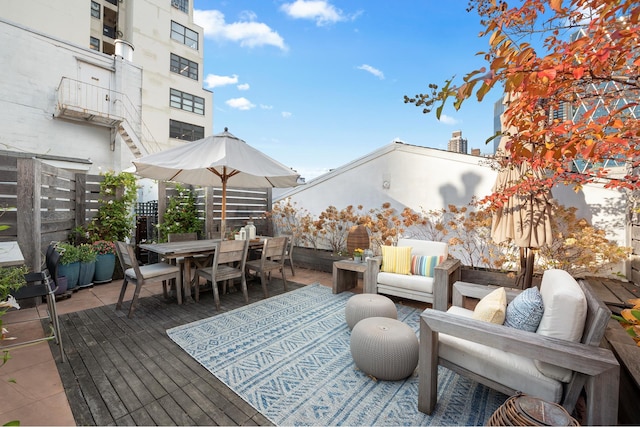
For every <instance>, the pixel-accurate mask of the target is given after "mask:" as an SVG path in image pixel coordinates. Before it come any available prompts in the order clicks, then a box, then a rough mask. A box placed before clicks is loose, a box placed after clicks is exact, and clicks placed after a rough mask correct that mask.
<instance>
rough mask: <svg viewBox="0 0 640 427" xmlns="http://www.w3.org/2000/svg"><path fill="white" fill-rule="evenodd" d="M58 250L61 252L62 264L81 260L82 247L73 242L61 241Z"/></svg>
mask: <svg viewBox="0 0 640 427" xmlns="http://www.w3.org/2000/svg"><path fill="white" fill-rule="evenodd" d="M56 250H57V251H58V252H59V253H60V264H62V265H68V264H72V263H74V262H78V261H80V249H79V247H78V246H73V245H72V244H71V243H66V242H59V243H58V244H56Z"/></svg>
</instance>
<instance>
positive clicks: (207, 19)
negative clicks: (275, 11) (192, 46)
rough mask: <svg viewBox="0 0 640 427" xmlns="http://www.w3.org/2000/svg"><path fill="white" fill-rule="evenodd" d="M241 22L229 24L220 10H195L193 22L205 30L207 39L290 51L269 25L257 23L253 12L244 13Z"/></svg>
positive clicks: (243, 45)
mask: <svg viewBox="0 0 640 427" xmlns="http://www.w3.org/2000/svg"><path fill="white" fill-rule="evenodd" d="M241 19H244V20H242V21H239V22H234V23H231V24H228V23H227V22H225V19H224V14H223V13H222V12H220V11H218V10H194V11H193V20H194V22H195V23H196V24H198V25H200V26H201V27H202V28H204V35H205V37H211V38H212V39H214V40H218V41H232V42H235V43H239V44H240V46H242V47H258V46H265V45H266V46H275V47H277V48H279V49H281V50H285V51H286V50H288V47H287V45H286V44H285V43H284V39H283V38H282V37H280V35H279V34H278V32H277V31H274V30H272V29H271V28H270V27H269V26H268V25H267V24H263V23H261V22H256V21H255V19H256V15H255V14H254V13H253V12H247V11H244V12H243V13H242V18H241Z"/></svg>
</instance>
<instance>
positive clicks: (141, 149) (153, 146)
mask: <svg viewBox="0 0 640 427" xmlns="http://www.w3.org/2000/svg"><path fill="white" fill-rule="evenodd" d="M54 117H59V118H65V119H69V120H77V121H82V122H89V123H91V124H95V125H98V126H106V127H109V128H111V129H114V130H115V131H117V132H118V134H119V135H120V136H121V137H122V140H123V141H124V142H125V143H126V144H127V146H128V147H129V149H130V150H131V152H132V153H133V155H134V156H135V157H136V158H138V157H142V156H144V155H146V154H149V153H153V152H155V151H158V149H159V148H158V147H159V146H158V143H157V141H156V140H155V139H154V138H153V136H152V135H151V132H150V131H149V129H148V128H147V127H146V126H145V124H144V122H143V121H142V112H141V111H140V108H139V107H136V106H135V105H134V104H133V103H132V102H131V100H130V99H129V97H127V95H126V94H123V93H120V92H116V91H113V90H110V89H107V88H103V87H100V86H96V85H92V84H90V83H86V82H81V81H79V80H74V79H71V78H68V77H63V78H62V79H61V80H60V84H59V86H58V103H57V106H56V111H55V113H54Z"/></svg>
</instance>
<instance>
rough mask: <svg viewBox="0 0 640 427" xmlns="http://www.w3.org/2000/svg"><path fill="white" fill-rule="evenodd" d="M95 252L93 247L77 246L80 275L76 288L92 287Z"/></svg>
mask: <svg viewBox="0 0 640 427" xmlns="http://www.w3.org/2000/svg"><path fill="white" fill-rule="evenodd" d="M96 257H97V254H96V251H95V250H94V249H93V245H91V244H89V243H83V244H81V245H80V246H78V260H79V261H80V273H79V275H78V286H79V287H81V288H84V287H87V286H92V285H93V274H94V272H95V269H96Z"/></svg>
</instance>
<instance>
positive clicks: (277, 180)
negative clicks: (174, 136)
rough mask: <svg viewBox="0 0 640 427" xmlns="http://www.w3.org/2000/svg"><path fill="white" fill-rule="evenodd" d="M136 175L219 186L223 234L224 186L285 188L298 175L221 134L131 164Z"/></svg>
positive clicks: (226, 134)
mask: <svg viewBox="0 0 640 427" xmlns="http://www.w3.org/2000/svg"><path fill="white" fill-rule="evenodd" d="M133 164H134V165H135V167H136V174H137V175H139V176H141V177H145V178H152V179H157V180H162V181H176V182H181V183H183V184H191V185H200V186H204V187H209V186H211V187H222V215H221V217H222V230H221V231H222V233H223V238H224V230H225V220H226V191H227V185H229V186H231V187H234V188H273V187H278V188H288V187H295V186H297V185H299V182H298V179H299V178H300V175H299V174H298V173H297V172H295V171H294V170H292V169H291V168H288V167H287V166H285V165H283V164H282V163H280V162H278V161H276V160H274V159H272V158H271V157H269V156H267V155H266V154H264V153H262V152H261V151H259V150H256V149H255V148H253V147H251V146H250V145H249V144H247V143H246V142H244V141H243V140H241V139H240V138H238V137H236V136H234V135H232V134H231V133H229V131H228V129H227V128H225V129H224V132H221V133H218V134H215V135H211V136H208V137H206V138H203V139H199V140H197V141H193V142H188V143H186V144H183V145H179V146H177V147H173V148H170V149H168V150H164V151H160V152H158V153H153V154H149V155H148V156H144V157H140V158H138V159H136V160H134V161H133Z"/></svg>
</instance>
